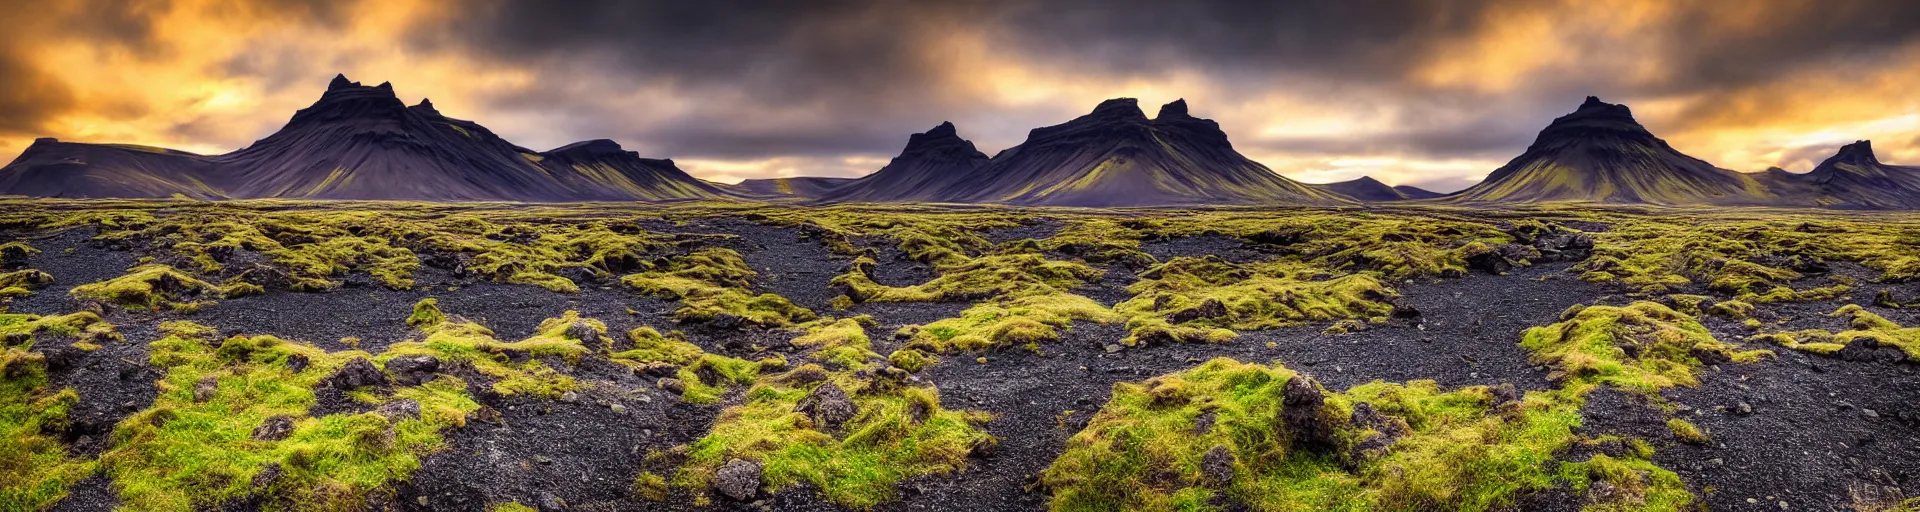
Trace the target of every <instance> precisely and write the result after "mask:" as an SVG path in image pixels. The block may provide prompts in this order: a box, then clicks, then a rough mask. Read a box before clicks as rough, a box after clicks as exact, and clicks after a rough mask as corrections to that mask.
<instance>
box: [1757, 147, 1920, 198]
mask: <svg viewBox="0 0 1920 512" xmlns="http://www.w3.org/2000/svg"><path fill="white" fill-rule="evenodd" d="M1765 179H1766V181H1767V183H1768V185H1769V186H1770V187H1772V188H1773V189H1774V190H1775V191H1776V192H1777V193H1779V194H1780V195H1782V196H1786V197H1788V198H1789V199H1790V200H1792V201H1791V202H1793V203H1794V204H1798V205H1806V206H1824V207H1829V208H1857V209H1888V210H1903V209H1920V167H1905V166H1897V165H1887V164H1883V163H1880V159H1879V158H1878V157H1875V156H1874V154H1873V143H1872V142H1870V141H1864V140H1863V141H1858V142H1854V143H1852V144H1848V145H1845V146H1841V147H1840V151H1839V152H1837V153H1834V155H1833V156H1832V157H1829V158H1827V160H1826V161H1824V162H1820V165H1818V166H1815V167H1814V168H1813V170H1812V171H1810V172H1807V173H1806V174H1793V173H1789V172H1787V171H1784V170H1781V169H1779V168H1773V169H1768V170H1767V173H1766V174H1765Z"/></svg>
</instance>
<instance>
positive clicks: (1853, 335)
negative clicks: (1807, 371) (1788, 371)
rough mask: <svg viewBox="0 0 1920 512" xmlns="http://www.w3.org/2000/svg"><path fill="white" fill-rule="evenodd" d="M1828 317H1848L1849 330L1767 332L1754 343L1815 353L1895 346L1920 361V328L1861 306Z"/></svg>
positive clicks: (1909, 357) (1915, 360) (1844, 309)
mask: <svg viewBox="0 0 1920 512" xmlns="http://www.w3.org/2000/svg"><path fill="white" fill-rule="evenodd" d="M1828 316H1832V317H1836V318H1847V319H1848V320H1849V324H1848V328H1847V329H1846V330H1844V331H1839V332H1832V331H1823V330H1819V329H1808V330H1803V331H1796V332H1775V333H1765V334H1759V335H1755V336H1753V337H1752V340H1753V341H1754V342H1765V343H1775V344H1778V345H1780V346H1783V347H1786V348H1789V349H1793V350H1800V351H1805V352H1812V353H1816V354H1835V353H1838V352H1840V351H1841V350H1845V349H1847V348H1848V347H1852V346H1855V344H1859V345H1860V346H1862V347H1865V348H1875V347H1892V348H1896V349H1899V350H1900V351H1901V352H1903V353H1905V354H1906V356H1907V360H1908V361H1914V362H1920V327H1904V326H1901V325H1900V324H1898V323H1895V322H1894V321H1892V320H1888V319H1886V317H1882V316H1880V315H1878V314H1875V313H1874V312H1872V311H1868V310H1867V309H1866V308H1863V307H1860V305H1858V304H1848V305H1845V306H1841V307H1840V309H1836V310H1834V311H1833V313H1830V314H1828Z"/></svg>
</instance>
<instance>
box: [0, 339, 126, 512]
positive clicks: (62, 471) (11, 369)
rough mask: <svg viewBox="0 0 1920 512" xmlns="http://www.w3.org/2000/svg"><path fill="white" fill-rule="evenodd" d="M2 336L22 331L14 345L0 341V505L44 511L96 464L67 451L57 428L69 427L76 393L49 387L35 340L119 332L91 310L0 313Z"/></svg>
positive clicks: (0, 506) (44, 359) (43, 362)
mask: <svg viewBox="0 0 1920 512" xmlns="http://www.w3.org/2000/svg"><path fill="white" fill-rule="evenodd" d="M0 335H7V336H6V337H11V335H25V336H26V338H25V340H24V341H21V342H19V343H16V344H12V345H9V344H7V342H6V341H4V340H0V508H4V509H8V510H44V509H47V508H50V507H52V506H53V504H54V503H55V502H58V501H60V499H61V498H63V497H65V496H66V495H67V490H68V489H69V488H71V487H72V486H73V484H74V483H76V482H78V481H80V480H81V479H83V478H86V477H87V476H88V475H92V474H93V473H94V471H95V468H96V467H97V465H96V463H95V462H94V461H93V460H90V459H86V458H81V457H73V456H71V455H69V454H68V450H67V446H66V444H65V443H62V442H61V440H60V437H59V433H60V432H62V431H64V430H65V429H66V428H67V427H68V425H67V414H68V412H69V411H70V410H72V408H73V406H74V405H75V404H77V403H79V401H80V395H79V393H77V392H75V391H74V390H73V389H72V388H67V389H57V390H56V389H51V388H49V387H48V385H49V382H48V377H47V363H46V358H45V357H43V356H42V355H41V354H40V353H38V352H34V351H33V348H34V345H35V344H36V343H51V342H54V341H55V340H50V339H43V338H46V337H49V336H58V337H61V338H66V337H72V336H84V337H85V338H87V339H102V340H104V339H109V338H114V337H117V336H118V335H117V334H115V333H114V331H113V326H112V325H111V324H108V323H106V322H103V321H101V320H100V317H99V316H96V315H94V314H92V313H74V314H70V315H61V316H50V317H42V316H38V315H19V314H0ZM82 343H84V341H83V342H82Z"/></svg>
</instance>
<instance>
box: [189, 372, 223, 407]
mask: <svg viewBox="0 0 1920 512" xmlns="http://www.w3.org/2000/svg"><path fill="white" fill-rule="evenodd" d="M219 389H220V381H219V380H218V379H215V378H213V377H211V376H209V377H207V378H203V379H200V381H199V382H195V383H193V401H194V402H196V403H198V402H205V401H208V400H212V399H213V392H214V391H218V390H219Z"/></svg>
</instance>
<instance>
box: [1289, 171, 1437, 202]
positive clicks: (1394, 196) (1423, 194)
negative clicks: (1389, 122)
mask: <svg viewBox="0 0 1920 512" xmlns="http://www.w3.org/2000/svg"><path fill="white" fill-rule="evenodd" d="M1309 186H1311V187H1313V188H1317V189H1320V190H1325V191H1328V192H1333V193H1336V194H1340V195H1343V196H1347V197H1350V198H1353V199H1356V200H1360V201H1364V202H1384V201H1407V200H1413V199H1431V198H1435V197H1440V196H1441V195H1442V194H1440V193H1438V192H1430V191H1427V190H1424V189H1421V188H1419V187H1412V186H1407V185H1401V186H1397V187H1391V186H1387V184H1385V183H1381V182H1380V180H1376V179H1373V177H1372V176H1361V177H1359V178H1358V179H1352V180H1347V181H1340V182H1334V183H1323V184H1317V185H1309Z"/></svg>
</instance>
